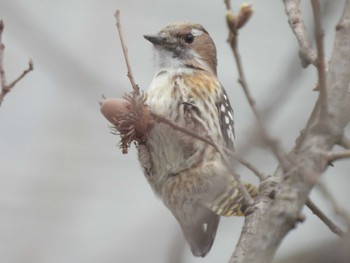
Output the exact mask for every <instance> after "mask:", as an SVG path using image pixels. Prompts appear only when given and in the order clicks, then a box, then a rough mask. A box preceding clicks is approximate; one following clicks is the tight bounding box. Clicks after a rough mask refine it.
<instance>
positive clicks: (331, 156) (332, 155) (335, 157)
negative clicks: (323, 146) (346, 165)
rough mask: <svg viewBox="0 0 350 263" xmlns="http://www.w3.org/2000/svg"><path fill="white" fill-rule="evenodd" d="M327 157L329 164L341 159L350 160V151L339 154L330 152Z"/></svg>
mask: <svg viewBox="0 0 350 263" xmlns="http://www.w3.org/2000/svg"><path fill="white" fill-rule="evenodd" d="M326 156H327V160H328V161H329V162H334V161H337V160H341V159H348V158H350V150H345V151H339V152H329V153H326Z"/></svg>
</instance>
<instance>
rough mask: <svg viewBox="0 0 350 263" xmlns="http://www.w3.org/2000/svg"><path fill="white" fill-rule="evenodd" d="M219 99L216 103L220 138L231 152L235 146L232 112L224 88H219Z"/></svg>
mask: <svg viewBox="0 0 350 263" xmlns="http://www.w3.org/2000/svg"><path fill="white" fill-rule="evenodd" d="M221 91H222V92H221V99H220V101H219V102H218V111H219V121H220V126H221V132H222V136H223V137H224V139H225V142H226V147H227V148H228V149H230V150H231V151H233V150H234V147H235V146H234V145H235V130H234V121H233V110H232V107H231V104H230V101H229V99H228V96H227V93H226V91H225V89H224V87H222V86H221Z"/></svg>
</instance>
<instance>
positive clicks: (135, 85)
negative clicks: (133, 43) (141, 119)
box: [114, 10, 140, 96]
mask: <svg viewBox="0 0 350 263" xmlns="http://www.w3.org/2000/svg"><path fill="white" fill-rule="evenodd" d="M114 16H115V19H116V20H117V29H118V34H119V39H120V43H121V45H122V48H123V53H124V58H125V64H126V67H127V69H128V74H127V76H128V78H129V80H130V83H131V86H132V88H133V90H134V93H135V95H137V96H138V95H139V94H140V88H139V86H138V85H137V84H136V82H135V79H134V75H133V73H132V70H131V66H130V62H129V57H128V47H127V46H126V44H125V41H124V37H123V32H122V26H121V23H120V11H119V10H117V11H116V12H115V15H114Z"/></svg>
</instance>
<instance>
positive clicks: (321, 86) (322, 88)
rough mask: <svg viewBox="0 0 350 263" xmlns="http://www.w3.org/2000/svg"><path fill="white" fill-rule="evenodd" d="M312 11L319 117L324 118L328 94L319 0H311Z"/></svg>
mask: <svg viewBox="0 0 350 263" xmlns="http://www.w3.org/2000/svg"><path fill="white" fill-rule="evenodd" d="M311 5H312V11H313V14H314V23H315V39H316V47H317V60H316V65H317V74H318V90H319V92H320V117H321V120H325V119H326V118H327V117H328V104H327V103H328V102H327V100H328V94H327V83H326V81H327V80H326V62H325V55H324V41H323V39H324V32H323V30H322V26H321V19H320V2H319V0H311Z"/></svg>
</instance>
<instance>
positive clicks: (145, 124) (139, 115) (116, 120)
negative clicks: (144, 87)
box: [101, 92, 154, 154]
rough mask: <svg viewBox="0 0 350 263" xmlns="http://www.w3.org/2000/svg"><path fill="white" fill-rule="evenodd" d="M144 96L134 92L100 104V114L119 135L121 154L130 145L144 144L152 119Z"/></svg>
mask: <svg viewBox="0 0 350 263" xmlns="http://www.w3.org/2000/svg"><path fill="white" fill-rule="evenodd" d="M145 100H146V98H145V96H144V95H143V94H142V95H135V93H134V92H131V93H129V94H125V95H124V96H123V98H122V99H120V98H116V99H105V100H104V101H103V102H102V103H101V112H102V114H103V115H104V116H105V117H106V119H107V120H108V121H109V122H110V123H112V124H113V127H112V130H113V132H114V133H115V134H118V135H120V137H121V140H120V143H119V146H120V148H121V149H122V152H123V153H124V154H125V153H127V152H128V148H129V147H130V144H131V143H132V142H133V141H135V142H136V143H145V141H146V139H147V135H148V132H149V130H150V129H151V128H152V127H153V125H154V119H153V117H152V115H151V112H150V110H149V108H148V106H147V105H146V103H145Z"/></svg>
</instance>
